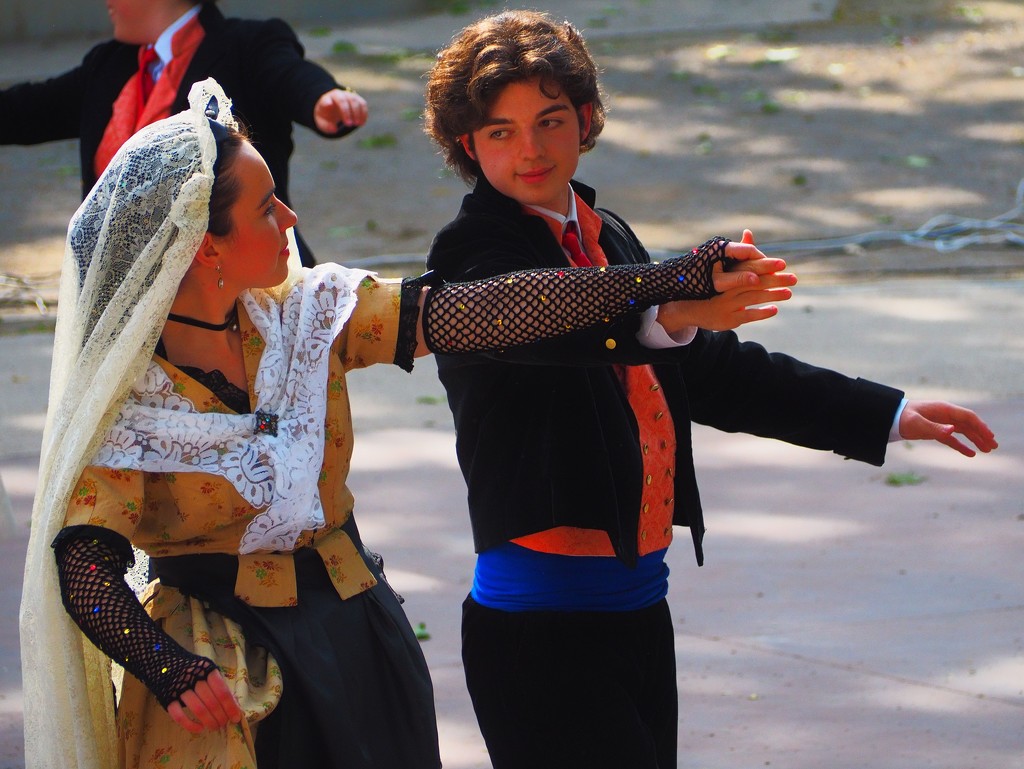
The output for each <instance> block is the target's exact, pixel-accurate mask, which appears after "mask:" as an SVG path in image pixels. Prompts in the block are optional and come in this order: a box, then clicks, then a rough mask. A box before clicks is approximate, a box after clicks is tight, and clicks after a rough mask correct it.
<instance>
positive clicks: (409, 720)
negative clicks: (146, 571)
mask: <svg viewBox="0 0 1024 769" xmlns="http://www.w3.org/2000/svg"><path fill="white" fill-rule="evenodd" d="M344 529H345V531H346V533H348V535H349V536H350V537H351V538H352V540H353V541H354V542H355V544H356V548H357V549H358V550H359V551H360V552H361V553H362V554H363V559H364V561H366V565H367V566H368V567H369V569H370V571H371V572H372V573H373V575H374V576H375V577H376V578H377V585H376V586H375V587H373V588H371V589H369V590H366V591H364V592H362V593H360V594H359V595H356V596H353V597H351V598H349V599H347V600H342V599H341V597H340V596H339V595H338V593H337V591H336V590H335V589H334V585H333V584H332V583H331V581H330V578H329V577H328V575H327V572H326V570H325V568H324V565H323V561H322V560H321V559H320V556H319V555H318V554H317V553H316V552H315V551H313V550H312V549H311V548H303V549H300V550H298V551H296V553H295V570H296V578H297V583H298V598H299V600H298V605H296V606H284V607H270V608H267V607H257V606H249V605H248V604H246V603H244V602H242V601H240V600H239V599H238V598H236V597H235V595H234V585H235V574H236V571H237V568H238V567H237V564H238V560H237V558H235V557H234V556H229V555H220V554H210V555H189V556H177V557H173V558H160V559H154V560H153V563H154V567H155V571H156V573H157V575H158V576H159V577H160V580H161V582H162V583H163V584H165V585H169V586H172V587H175V588H178V589H179V590H181V591H182V592H183V593H186V594H188V595H190V596H194V597H196V598H198V599H200V600H202V601H205V602H207V603H208V604H209V605H210V606H211V607H212V608H213V609H214V610H216V611H218V612H220V613H222V614H223V615H225V616H227V617H229V618H231V619H233V620H234V621H235V622H237V623H239V625H241V626H242V628H243V630H244V632H245V636H246V640H247V642H249V643H253V644H257V645H259V646H263V647H265V648H266V649H268V650H269V651H270V652H271V653H272V654H273V655H274V657H275V659H276V660H277V662H278V664H279V665H280V666H281V675H282V678H283V681H284V691H283V693H282V696H281V700H280V702H279V703H278V706H277V707H276V708H275V709H274V711H273V712H272V713H271V714H270V715H269V716H267V717H266V718H265V719H263V720H261V721H260V722H259V725H258V727H257V730H256V758H257V762H258V767H259V769H277V767H282V768H283V767H296V766H316V767H324V768H325V769H328V768H333V769H420V768H422V769H436V768H437V767H439V766H440V765H441V759H440V754H439V750H438V742H437V721H436V716H435V713H434V693H433V687H432V686H431V683H430V674H429V672H428V670H427V664H426V660H425V659H424V658H423V652H422V650H421V649H420V646H419V641H418V640H417V639H416V636H415V634H414V633H413V630H412V627H411V626H410V625H409V621H408V619H407V618H406V616H405V612H403V611H402V608H401V605H400V603H399V600H398V597H397V595H396V594H395V593H394V591H393V590H392V589H391V587H390V586H389V585H388V584H387V582H386V580H385V579H384V576H383V572H382V571H381V569H380V567H379V565H378V563H377V561H376V559H375V558H373V557H372V555H371V554H370V553H369V551H367V550H366V548H365V547H364V546H363V545H362V543H361V541H360V539H359V532H358V531H357V529H356V526H355V522H354V521H353V520H351V519H350V521H349V523H347V524H346V525H345V526H344Z"/></svg>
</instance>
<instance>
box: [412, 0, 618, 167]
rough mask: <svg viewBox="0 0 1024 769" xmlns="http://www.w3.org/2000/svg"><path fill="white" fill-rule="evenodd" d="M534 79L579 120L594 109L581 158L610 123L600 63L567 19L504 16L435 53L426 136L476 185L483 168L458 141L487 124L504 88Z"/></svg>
mask: <svg viewBox="0 0 1024 769" xmlns="http://www.w3.org/2000/svg"><path fill="white" fill-rule="evenodd" d="M534 78H539V80H540V87H541V91H542V92H543V93H544V94H545V95H546V96H550V97H555V96H558V95H559V94H562V93H564V94H565V95H566V97H567V98H568V99H569V101H570V102H572V105H573V106H574V107H575V108H576V110H577V114H578V113H579V110H580V108H581V107H583V106H584V105H585V104H591V105H593V114H592V115H591V118H590V132H589V133H588V134H587V135H586V137H584V139H583V141H582V142H581V143H580V152H587V151H589V150H591V149H593V147H594V144H595V142H596V139H597V136H598V134H600V133H601V129H603V128H604V120H605V107H604V103H603V102H602V100H601V88H600V86H599V85H598V81H597V65H596V64H595V63H594V59H593V57H592V56H591V55H590V51H589V50H588V49H587V44H586V41H585V40H584V39H583V35H581V34H580V33H579V31H578V30H577V29H576V28H575V27H574V26H573V25H572V24H570V23H569V22H568V21H564V22H562V23H557V22H555V21H553V20H552V19H551V17H550V16H548V15H547V14H545V13H540V12H537V11H504V12H502V13H499V14H496V15H494V16H489V17H487V18H485V19H481V20H480V21H478V22H476V23H474V24H471V25H470V26H468V27H466V28H465V29H464V30H463V31H462V32H461V33H459V34H458V35H457V36H456V37H455V38H454V39H453V40H452V42H451V43H450V44H449V45H448V47H446V48H445V49H443V50H442V51H441V52H440V53H439V54H438V55H437V61H436V62H435V64H434V66H433V68H432V69H431V70H430V74H429V78H428V80H427V96H426V109H425V111H424V130H425V131H426V132H427V134H428V135H429V136H430V138H432V139H433V140H434V141H435V142H437V145H438V146H439V147H440V149H441V154H442V155H443V156H444V160H445V163H446V164H447V165H448V166H450V167H451V168H452V169H454V170H455V172H456V173H458V174H459V176H461V177H462V178H463V179H464V180H466V181H467V182H470V183H472V182H473V181H475V180H476V178H477V176H478V175H479V174H480V166H479V164H478V163H477V162H476V161H475V160H473V159H472V158H471V157H470V156H469V154H468V153H467V152H466V150H465V148H464V147H463V145H462V142H461V141H460V139H459V137H461V136H465V135H466V134H470V133H472V132H473V131H476V130H478V129H479V128H481V127H482V126H483V125H484V122H485V121H486V119H487V111H488V109H489V108H490V106H491V104H493V103H494V100H495V99H496V98H497V97H498V94H499V93H501V90H502V89H503V88H504V87H505V86H507V85H509V84H510V83H518V82H521V81H523V80H532V79H534Z"/></svg>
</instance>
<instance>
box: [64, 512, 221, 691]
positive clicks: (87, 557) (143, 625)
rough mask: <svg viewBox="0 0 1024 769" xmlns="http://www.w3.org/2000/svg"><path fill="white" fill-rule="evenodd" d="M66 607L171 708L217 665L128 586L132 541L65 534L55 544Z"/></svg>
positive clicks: (89, 529)
mask: <svg viewBox="0 0 1024 769" xmlns="http://www.w3.org/2000/svg"><path fill="white" fill-rule="evenodd" d="M53 547H54V550H55V551H56V556H57V571H58V575H59V577H60V591H61V598H62V599H63V601H64V608H65V609H67V611H68V614H70V615H71V618H72V619H73V620H74V621H75V624H77V625H78V627H80V628H81V629H82V632H83V633H85V635H86V637H87V638H88V639H89V640H90V641H92V642H93V643H94V644H96V646H97V647H98V648H99V649H100V651H102V652H103V653H104V654H106V655H107V656H108V657H110V658H111V659H112V660H114V661H115V662H117V663H119V664H120V665H122V666H123V667H124V669H125V670H127V671H128V672H129V673H131V674H132V675H133V676H135V677H136V678H138V679H139V680H140V681H142V683H143V684H145V686H146V688H148V689H149V690H150V691H151V692H153V694H154V695H155V696H156V698H157V700H158V701H159V702H160V704H161V705H162V706H163V707H164V708H166V707H167V706H168V705H170V704H171V703H172V702H174V701H175V700H177V699H179V698H180V697H181V695H182V694H184V693H185V692H187V691H188V690H189V689H192V688H194V687H195V685H196V684H197V683H199V682H200V681H203V680H205V679H206V677H207V676H208V675H210V673H212V672H213V671H214V670H217V666H216V665H215V664H214V663H213V662H212V661H211V660H208V659H207V658H206V657H200V656H198V655H196V654H192V653H191V652H188V651H186V650H185V649H184V648H182V647H181V646H180V645H179V644H178V643H177V642H176V641H175V640H174V639H173V638H171V637H170V636H169V635H167V634H166V633H165V632H164V631H163V630H161V629H160V628H159V627H158V626H157V624H156V623H155V622H154V621H153V620H152V618H151V617H150V616H149V615H148V614H147V613H146V610H145V609H143V608H142V604H141V603H139V599H138V598H136V597H135V593H133V592H132V589H131V588H130V587H129V586H128V583H127V582H125V581H124V575H125V572H126V571H127V569H128V567H129V566H131V564H132V562H133V560H134V558H133V556H132V554H131V545H129V543H128V540H126V539H124V537H121V535H119V534H116V533H114V532H111V531H108V530H104V529H99V528H98V527H93V526H76V527H71V528H68V529H64V531H62V532H61V533H60V534H59V535H58V536H57V539H56V540H55V541H54V544H53Z"/></svg>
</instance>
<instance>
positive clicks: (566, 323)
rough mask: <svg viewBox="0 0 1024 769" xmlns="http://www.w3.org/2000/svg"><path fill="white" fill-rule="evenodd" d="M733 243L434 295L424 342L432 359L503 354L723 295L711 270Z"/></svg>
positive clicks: (449, 288)
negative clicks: (677, 304) (640, 314)
mask: <svg viewBox="0 0 1024 769" xmlns="http://www.w3.org/2000/svg"><path fill="white" fill-rule="evenodd" d="M729 242H730V241H729V239H728V238H721V237H716V238H712V239H711V240H709V241H707V242H706V243H704V244H703V245H702V246H700V248H695V249H694V250H693V251H692V252H690V253H689V254H686V255H685V256H680V257H675V258H673V259H667V260H665V261H664V262H661V263H660V264H625V265H614V266H609V267H573V268H561V267H552V268H546V269H537V270H523V271H520V272H513V273H509V274H507V275H499V276H497V277H494V278H488V279H484V280H475V281H469V282H466V283H447V284H445V285H443V286H439V287H437V288H433V289H431V291H430V293H429V294H427V300H426V304H425V307H424V312H423V335H424V339H425V340H426V343H427V347H428V348H429V349H430V351H431V352H442V353H455V352H484V351H487V350H503V349H506V348H509V347H516V346H518V345H523V344H530V343H532V342H537V341H540V340H542V339H549V338H551V337H555V336H559V335H561V334H565V333H567V332H570V331H579V330H581V329H585V328H589V327H590V326H593V325H595V324H597V323H599V322H600V321H602V320H608V319H615V318H617V317H618V316H620V315H623V314H626V313H630V312H640V311H642V310H646V309H647V308H648V307H653V306H654V305H656V304H663V303H665V302H672V301H675V300H678V299H709V298H711V297H713V296H715V295H717V293H718V292H717V291H715V286H714V283H713V281H712V271H713V269H714V266H715V265H716V264H717V263H719V262H726V263H727V262H731V261H732V260H730V259H728V257H726V256H725V247H726V245H728V243H729Z"/></svg>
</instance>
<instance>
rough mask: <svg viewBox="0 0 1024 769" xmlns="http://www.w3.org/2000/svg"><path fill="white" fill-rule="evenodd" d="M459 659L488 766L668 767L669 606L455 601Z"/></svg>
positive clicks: (672, 759)
mask: <svg viewBox="0 0 1024 769" xmlns="http://www.w3.org/2000/svg"><path fill="white" fill-rule="evenodd" d="M462 660H463V664H464V666H465V671H466V683H467V685H468V687H469V693H470V696H471V697H472V699H473V708H474V710H475V711H476V717H477V721H478V722H479V724H480V731H481V733H482V734H483V737H484V741H485V742H486V744H487V750H488V752H489V753H490V757H491V762H492V763H493V765H494V769H546V768H547V767H551V769H556V767H557V769H675V766H676V739H677V731H678V725H677V721H678V699H677V693H676V662H675V642H674V638H673V631H672V617H671V614H670V612H669V609H668V604H667V603H666V602H665V601H661V602H659V603H657V604H655V605H654V606H652V607H650V608H647V609H642V610H640V611H632V612H504V611H498V610H495V609H489V608H487V607H484V606H481V605H480V604H478V603H477V602H476V601H474V600H473V599H472V598H471V597H470V598H467V599H466V601H465V603H464V604H463V612H462Z"/></svg>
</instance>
